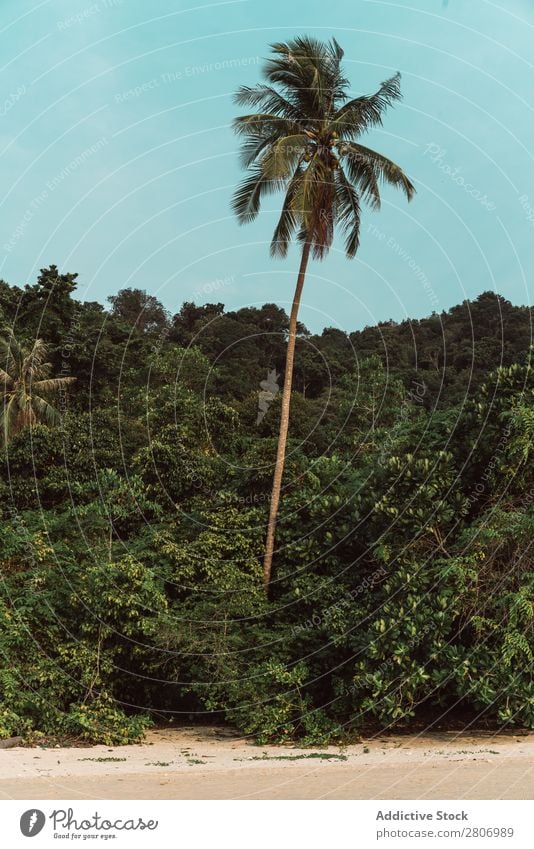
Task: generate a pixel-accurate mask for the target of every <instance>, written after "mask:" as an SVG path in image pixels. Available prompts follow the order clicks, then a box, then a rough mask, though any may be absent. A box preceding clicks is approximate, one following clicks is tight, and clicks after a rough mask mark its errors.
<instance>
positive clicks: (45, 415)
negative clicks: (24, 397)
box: [32, 395, 61, 425]
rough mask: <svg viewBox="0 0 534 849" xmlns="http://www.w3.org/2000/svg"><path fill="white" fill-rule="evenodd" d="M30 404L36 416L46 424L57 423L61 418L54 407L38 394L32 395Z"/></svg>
mask: <svg viewBox="0 0 534 849" xmlns="http://www.w3.org/2000/svg"><path fill="white" fill-rule="evenodd" d="M32 405H33V408H34V410H35V412H36V413H37V416H38V417H39V418H40V419H42V420H43V421H44V422H46V424H47V425H54V424H58V422H59V421H60V420H61V416H60V414H59V412H58V411H57V410H56V409H55V407H52V405H51V404H49V403H48V401H45V399H44V398H41V397H39V395H32Z"/></svg>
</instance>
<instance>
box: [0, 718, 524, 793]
mask: <svg viewBox="0 0 534 849" xmlns="http://www.w3.org/2000/svg"><path fill="white" fill-rule="evenodd" d="M533 797H534V735H527V736H522V735H513V734H491V733H477V734H465V733H462V734H460V733H458V732H441V733H434V734H421V735H411V736H398V737H389V736H383V737H382V736H380V737H375V738H372V739H369V740H364V741H363V742H361V743H357V744H353V745H351V746H348V747H346V748H341V749H340V748H338V747H332V746H331V747H329V748H325V749H322V748H314V749H302V748H298V747H294V746H291V747H290V746H256V745H254V744H253V743H251V742H250V741H248V740H244V739H243V738H240V737H237V736H235V735H233V734H232V733H231V732H230V731H228V730H227V729H224V728H199V727H188V728H181V729H179V730H175V729H173V730H164V731H162V730H157V731H151V732H149V733H148V734H147V737H146V739H145V741H144V742H143V743H142V744H139V745H133V746H93V747H88V748H76V747H70V748H57V747H53V748H44V747H35V748H24V747H15V748H12V749H5V750H1V751H0V798H3V799H463V798H465V799H532V798H533Z"/></svg>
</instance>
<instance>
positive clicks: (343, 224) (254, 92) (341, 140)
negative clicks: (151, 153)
mask: <svg viewBox="0 0 534 849" xmlns="http://www.w3.org/2000/svg"><path fill="white" fill-rule="evenodd" d="M272 52H273V57H272V58H271V59H269V60H268V61H267V63H266V65H265V67H264V78H265V80H266V83H265V84H260V85H256V86H253V87H252V88H250V87H248V86H243V87H241V88H240V89H239V91H238V92H237V94H236V98H235V99H236V102H237V103H239V104H241V105H247V106H249V107H253V108H255V109H257V110H258V111H257V112H255V113H253V114H251V115H243V116H241V117H239V118H237V119H236V120H235V122H234V129H235V131H236V132H237V133H238V134H239V135H240V136H241V137H243V146H242V153H241V158H242V163H243V165H244V166H245V167H246V168H247V169H248V172H249V173H248V175H247V176H246V178H245V179H244V180H243V182H242V183H241V185H240V186H239V187H238V189H237V191H236V193H235V195H234V198H233V208H234V211H235V213H236V214H237V216H238V219H239V221H240V223H242V224H243V223H246V222H248V221H252V220H253V219H254V218H255V217H256V216H257V214H258V212H259V209H260V202H261V199H262V197H263V196H264V195H266V194H268V193H271V192H273V191H276V190H284V192H285V198H284V202H283V205H282V211H281V215H280V219H279V221H278V224H277V226H276V229H275V231H274V235H273V238H272V242H271V255H272V256H282V257H283V256H286V254H287V250H288V246H289V243H290V241H291V238H292V237H293V236H294V235H295V234H296V237H297V239H298V241H299V242H300V244H301V246H302V253H301V260H300V268H299V272H298V277H297V285H296V289H295V294H294V296H293V304H292V307H291V314H290V320H289V333H288V341H287V356H286V368H285V378H284V389H283V394H282V409H281V416H280V433H279V438H278V450H277V455H276V464H275V470H274V477H273V488H272V498H271V504H270V514H269V524H268V529H267V540H266V545H265V557H264V563H263V579H264V587H265V590H266V592H267V591H268V588H269V583H270V580H271V569H272V558H273V551H274V540H275V530H276V519H277V515H278V507H279V502H280V490H281V485H282V475H283V471H284V462H285V450H286V441H287V431H288V426H289V406H290V399H291V383H292V377H293V361H294V356H295V341H296V334H297V316H298V310H299V304H300V298H301V294H302V288H303V285H304V278H305V275H306V268H307V265H308V260H309V257H310V254H312V256H313V257H314V258H316V259H322V258H323V257H324V256H325V255H326V254H327V252H328V249H329V248H330V246H331V244H332V240H333V236H334V227H335V226H337V227H339V229H340V230H341V231H342V232H343V233H344V235H345V251H346V254H347V257H349V258H352V257H354V256H355V254H356V251H357V249H358V244H359V234H360V202H361V201H364V202H366V203H368V204H369V205H370V206H371V207H373V208H375V209H377V208H378V207H379V206H380V183H382V182H385V183H389V184H391V185H393V186H395V187H397V188H399V189H401V190H402V191H403V192H404V193H405V195H406V197H407V198H408V200H410V199H411V198H412V196H413V194H414V192H415V188H414V186H413V185H412V183H411V182H410V180H409V179H408V177H407V176H406V174H404V172H403V171H402V169H401V168H400V167H399V166H398V165H396V164H395V163H394V162H392V161H391V160H390V159H387V158H386V157H385V156H383V155H382V154H380V153H377V152H376V151H374V150H371V149H370V148H368V147H364V146H363V145H361V144H360V143H359V141H358V139H359V137H360V136H361V135H362V133H364V132H365V131H367V130H369V129H370V128H371V127H374V126H377V125H380V124H381V123H382V116H383V113H384V111H385V110H386V108H387V107H388V106H389V105H390V104H392V103H393V102H394V101H396V100H399V99H400V97H401V93H400V74H398V73H397V74H395V76H393V77H391V79H388V80H386V81H385V82H384V83H382V85H381V86H380V88H379V89H378V91H377V92H376V93H375V94H372V95H370V96H364V97H357V98H355V99H352V100H350V99H348V97H347V92H348V87H349V81H348V80H347V79H346V78H345V76H344V75H343V71H342V68H341V60H342V58H343V50H342V49H341V47H340V46H339V44H338V43H337V41H336V40H335V39H332V41H331V42H330V43H322V42H320V41H316V40H315V39H313V38H309V37H302V38H296V39H294V40H293V41H290V42H288V43H287V44H273V45H272Z"/></svg>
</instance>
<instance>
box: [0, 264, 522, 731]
mask: <svg viewBox="0 0 534 849" xmlns="http://www.w3.org/2000/svg"><path fill="white" fill-rule="evenodd" d="M54 280H55V281H56V282H55V283H54ZM74 283H75V275H60V274H59V272H58V271H57V269H55V271H54V269H52V270H48V271H47V273H46V274H45V275H44V276H43V277H42V279H40V281H39V283H38V285H37V286H36V287H27V288H26V289H15V288H13V287H9V286H7V284H4V283H2V284H0V309H1V311H2V316H3V318H4V320H5V321H6V322H7V323H8V324H13V322H14V321H15V315H16V312H17V309H18V308H22V307H21V304H22V305H23V306H24V310H25V311H26V312H25V315H26V316H27V319H28V323H27V326H26V334H27V336H26V339H24V333H19V335H20V336H21V338H22V341H23V345H25V346H27V347H28V346H29V347H31V342H32V338H31V334H32V333H33V332H34V330H36V327H37V317H38V316H41V315H42V314H43V305H44V304H45V303H46V299H47V298H48V297H50V298H51V299H54V308H53V310H52V312H51V314H50V324H49V325H48V327H49V330H50V334H51V335H50V339H47V342H49V341H50V342H51V343H52V344H51V348H50V351H51V362H52V363H53V366H54V368H53V371H52V373H60V372H61V371H62V364H61V350H63V353H66V350H67V349H66V348H65V339H67V338H68V339H71V341H70V342H69V345H70V348H69V349H68V350H69V353H70V355H69V357H68V369H70V371H69V373H70V374H71V375H72V376H76V377H77V380H76V383H75V384H74V385H73V388H72V390H71V391H70V394H69V404H68V410H66V411H65V414H64V415H63V416H62V420H61V424H60V426H54V425H53V423H52V422H50V423H49V424H46V423H45V422H42V423H34V424H32V426H31V427H24V428H22V429H21V430H20V432H18V433H17V434H15V435H14V436H13V438H12V439H11V440H10V442H9V445H8V446H7V450H4V451H3V452H2V454H1V456H0V588H1V591H0V737H9V736H13V735H18V734H21V735H23V736H25V737H27V738H28V739H36V738H37V739H38V737H39V735H46V736H49V737H54V738H61V737H63V738H68V739H73V738H75V739H80V740H86V741H88V742H101V743H107V744H110V745H111V744H117V743H121V742H131V741H134V740H138V739H140V738H141V737H142V735H143V732H144V729H145V728H146V727H148V724H149V723H150V722H154V721H156V720H159V718H160V717H161V716H162V715H163V716H177V717H182V716H183V715H184V714H185V715H188V716H198V717H199V718H201V720H202V721H203V722H209V721H211V720H213V721H215V720H216V721H218V722H220V721H221V720H226V721H228V722H231V723H233V724H234V725H237V726H238V727H239V728H240V729H241V731H242V733H244V734H247V735H251V736H253V737H254V738H255V739H257V740H258V741H261V742H273V741H286V740H290V739H293V738H298V739H300V740H301V741H303V742H305V743H307V744H323V743H325V742H328V741H333V740H338V739H343V737H344V735H345V734H346V733H347V732H351V731H353V730H354V729H358V728H361V727H362V726H365V725H372V726H373V727H375V728H376V727H393V726H395V725H401V726H402V727H409V725H410V723H412V722H416V723H421V722H424V723H426V724H427V725H429V726H430V725H431V724H432V722H433V721H434V720H435V719H438V718H441V719H442V721H446V719H447V717H449V716H454V718H455V721H457V720H458V719H464V720H468V721H469V722H473V723H474V724H476V723H477V722H478V721H483V722H488V723H492V724H494V725H496V726H514V725H515V726H526V727H530V728H532V727H534V688H533V682H532V668H533V653H534V647H533V642H534V641H533V625H534V615H533V604H534V568H533V566H534V564H533V561H532V538H533V535H534V477H533V464H532V439H533V435H534V431H533V414H532V410H533V408H534V384H533V378H532V370H531V368H530V365H529V353H528V339H527V337H528V334H526V329H528V322H527V319H526V313H525V312H524V311H522V310H521V308H517V307H512V306H511V305H508V304H507V303H506V302H504V301H503V300H502V299H500V300H497V299H496V296H489V295H485V296H481V298H479V299H478V300H477V301H476V302H475V303H474V304H471V305H470V309H471V315H472V316H473V323H474V325H475V327H476V329H477V334H478V335H477V341H476V344H475V359H476V362H477V370H476V371H475V372H474V373H473V374H471V371H470V369H471V364H470V359H469V354H470V351H469V350H468V348H467V347H466V345H465V339H466V337H467V335H468V333H470V328H471V319H470V318H469V310H468V308H467V305H465V304H464V305H460V306H459V307H455V308H453V309H452V310H449V311H448V313H447V314H444V315H442V316H434V317H431V318H429V319H427V320H422V321H420V322H412V323H411V324H410V325H409V326H408V324H406V326H404V323H403V324H401V325H394V324H391V323H385V324H384V325H381V326H380V327H379V328H367V329H366V330H364V331H361V332H359V333H357V334H352V335H351V336H350V337H349V336H348V335H347V334H344V333H341V332H339V331H334V330H333V329H327V330H326V331H324V333H323V334H321V335H320V336H312V335H311V334H309V333H308V332H307V331H306V328H303V327H300V333H299V340H298V350H297V366H296V375H295V391H294V395H293V407H292V410H293V419H292V424H291V430H290V441H289V450H288V459H287V464H286V469H285V475H284V488H283V498H282V503H281V510H280V518H279V532H278V538H277V551H276V556H275V561H274V566H275V568H274V574H273V583H272V596H271V599H270V601H267V600H266V599H265V596H264V593H263V591H262V586H261V555H262V551H263V545H264V531H265V524H266V517H267V512H268V505H269V493H270V484H271V479H272V469H273V463H274V459H275V452H276V432H277V426H278V416H279V400H278V399H274V400H273V402H272V404H270V405H269V407H268V410H267V412H266V414H265V416H264V417H263V419H262V420H261V422H257V413H258V391H259V388H260V382H261V381H262V380H264V379H265V375H266V372H267V371H268V370H271V369H275V370H276V371H277V373H280V372H281V370H282V367H283V358H284V343H285V336H284V334H285V332H286V330H287V316H286V315H285V313H284V312H283V311H282V310H280V308H278V307H276V306H275V305H273V304H266V305H265V306H264V307H262V308H261V309H256V308H246V309H242V310H238V311H236V312H233V313H225V312H224V309H223V307H222V305H221V304H214V305H205V306H204V307H196V306H195V305H194V304H186V305H184V307H183V308H182V310H181V311H180V313H179V314H178V315H177V316H175V317H174V318H173V319H172V321H169V320H168V319H167V317H166V316H165V314H164V311H163V308H162V307H161V305H159V306H158V304H157V303H154V302H153V301H150V302H148V303H147V306H146V310H145V309H144V308H142V307H143V303H144V300H143V298H144V296H143V298H142V297H141V295H143V293H139V292H135V290H132V291H127V292H126V293H125V295H124V297H119V296H117V297H119V300H118V301H117V302H116V303H114V305H113V309H112V310H111V312H108V313H106V312H105V311H104V310H103V308H102V307H100V306H99V305H97V304H80V303H78V302H76V301H74V299H73V291H74ZM45 292H46V294H45ZM119 295H120V293H119ZM160 307H161V309H160ZM497 308H499V309H501V310H502V312H503V315H504V316H505V325H504V331H505V336H506V340H507V341H506V349H505V355H503V357H502V359H503V362H504V365H501V366H500V367H499V368H498V369H496V370H493V371H492V367H493V365H496V364H498V363H499V352H498V351H497V349H496V348H495V345H494V344H493V342H492V338H493V340H494V339H495V338H496V325H495V321H496V319H495V315H496V312H497ZM143 312H146V313H147V315H146V316H145V318H146V321H145V320H144V319H142V320H139V321H138V320H137V319H138V317H139V316H140V315H142V313H143ZM32 322H35V327H34V325H33V324H32ZM18 327H19V330H21V326H18ZM219 331H220V334H219ZM442 331H443V332H444V333H445V338H446V342H447V346H448V350H447V357H446V360H447V365H446V366H444V368H443V370H442V371H440V368H441V366H440V362H441V360H440V357H441V354H439V353H438V349H439V346H440V345H442V344H443V339H442V335H441V334H442ZM411 333H413V334H414V336H415V338H416V340H417V349H418V352H419V354H420V357H421V360H420V362H419V367H418V369H417V370H415V367H414V363H413V361H412V359H411V345H412V344H413V343H412V342H411V341H410V342H409V343H408V341H407V340H408V339H412V337H411V336H410V334H411ZM240 339H243V340H245V339H246V340H247V344H246V345H245V344H244V345H243V347H241V346H240V341H239V340H240ZM525 339H527V341H525ZM384 340H386V342H387V347H388V357H389V363H390V365H392V366H393V372H394V374H392V373H391V370H389V371H388V370H387V369H386V368H385V367H384V365H383V363H382V360H383V343H384ZM230 343H231V344H230ZM228 345H230V347H227V346H228ZM381 346H382V347H381ZM223 352H224V354H223ZM355 352H356V354H355ZM471 353H472V352H471ZM501 353H502V352H501ZM356 355H357V356H356ZM495 360H496V362H495ZM325 362H326V366H325ZM451 363H452V364H453V365H451ZM453 372H454V373H453ZM442 378H443V380H444V390H443V392H444V394H443V392H442V390H441V389H440V385H441V379H442ZM471 378H472V386H471V388H470V389H469V393H468V394H469V397H468V399H467V400H466V401H465V403H463V399H464V396H465V395H466V394H467V387H468V385H469V382H470V381H471ZM330 380H332V386H330V385H329V381H330ZM436 381H437V383H436ZM436 387H437V388H436ZM455 400H459V401H461V402H462V403H460V404H459V405H458V406H455V405H454V403H452V402H453V401H455ZM436 408H438V409H436Z"/></svg>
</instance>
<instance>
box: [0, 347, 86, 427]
mask: <svg viewBox="0 0 534 849" xmlns="http://www.w3.org/2000/svg"><path fill="white" fill-rule="evenodd" d="M46 355H47V352H46V345H45V343H44V342H43V340H42V339H36V341H35V342H34V344H33V346H32V348H31V349H28V350H27V349H25V348H23V347H22V346H21V345H20V344H19V343H18V342H17V340H16V339H15V337H14V336H13V334H10V335H9V336H8V337H7V338H5V339H0V362H1V363H2V365H3V366H4V368H0V391H1V392H2V395H3V405H2V410H1V414H0V415H1V418H0V421H1V427H2V433H3V438H4V443H5V444H7V442H8V441H9V440H10V439H11V437H12V436H14V434H16V433H18V432H19V431H20V430H22V429H23V428H24V427H28V426H31V425H33V424H35V423H36V422H37V421H39V420H42V421H44V422H45V423H46V424H55V423H56V422H57V421H58V420H59V413H58V411H57V410H56V409H55V408H54V407H53V406H52V405H51V404H50V403H49V402H48V401H47V400H46V396H50V395H53V394H57V393H58V392H59V391H60V390H61V389H63V388H65V387H66V386H68V385H69V384H70V383H74V381H75V380H76V378H75V377H55V378H52V377H50V374H51V372H52V364H51V363H48V362H46Z"/></svg>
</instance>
